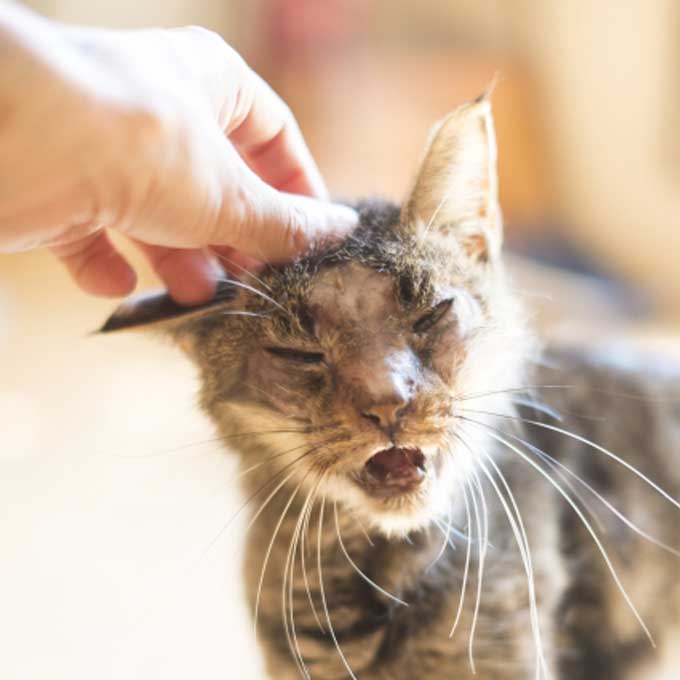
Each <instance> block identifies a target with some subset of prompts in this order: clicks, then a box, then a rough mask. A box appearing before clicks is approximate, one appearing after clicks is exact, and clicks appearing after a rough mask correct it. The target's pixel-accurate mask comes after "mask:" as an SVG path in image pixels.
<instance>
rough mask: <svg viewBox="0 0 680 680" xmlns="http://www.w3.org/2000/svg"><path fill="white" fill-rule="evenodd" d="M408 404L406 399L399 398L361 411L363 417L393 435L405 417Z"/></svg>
mask: <svg viewBox="0 0 680 680" xmlns="http://www.w3.org/2000/svg"><path fill="white" fill-rule="evenodd" d="M395 396H397V395H395ZM406 403H407V402H406V399H403V398H397V399H395V400H394V401H391V402H389V403H382V404H372V405H371V406H369V407H368V408H366V409H364V410H363V411H361V415H362V416H363V417H364V418H366V419H367V420H370V421H371V422H372V423H375V424H376V425H377V426H378V427H379V428H380V429H381V430H382V431H383V432H385V433H386V434H389V435H392V434H393V432H394V430H396V429H397V426H398V425H399V421H400V420H401V418H402V416H403V415H404V411H405V406H406Z"/></svg>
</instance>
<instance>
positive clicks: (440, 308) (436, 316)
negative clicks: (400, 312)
mask: <svg viewBox="0 0 680 680" xmlns="http://www.w3.org/2000/svg"><path fill="white" fill-rule="evenodd" d="M452 303H453V300H443V301H442V302H440V303H439V304H437V305H435V306H434V307H433V308H432V309H431V310H430V311H429V312H428V313H427V314H423V316H421V317H420V318H419V319H418V320H417V321H416V322H415V323H414V324H413V330H414V331H415V332H416V333H426V332H427V331H429V330H430V328H432V327H433V326H435V325H436V324H437V323H439V321H441V319H442V318H443V316H444V314H446V312H448V311H449V309H450V308H451V304H452Z"/></svg>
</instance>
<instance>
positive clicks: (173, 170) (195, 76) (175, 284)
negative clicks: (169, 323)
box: [0, 5, 356, 304]
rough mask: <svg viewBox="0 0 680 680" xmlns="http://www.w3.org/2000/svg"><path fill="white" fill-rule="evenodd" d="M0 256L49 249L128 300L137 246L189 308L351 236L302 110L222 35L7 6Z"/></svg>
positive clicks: (2, 18) (349, 218) (98, 288)
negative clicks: (125, 27)
mask: <svg viewBox="0 0 680 680" xmlns="http://www.w3.org/2000/svg"><path fill="white" fill-rule="evenodd" d="M0 149H1V150H2V153H0V177H2V182H0V250H5V251H16V250H25V249H28V248H36V247H49V248H51V250H52V251H53V252H54V253H55V254H56V255H57V256H58V257H59V258H60V259H61V260H62V262H64V264H65V265H66V267H67V268H68V270H69V272H70V273H71V275H72V276H73V278H74V279H75V280H76V282H77V283H78V284H79V285H80V286H81V287H82V288H83V289H85V290H86V291H89V292H91V293H94V294H99V295H124V294H126V293H128V292H130V291H131V290H132V289H133V288H134V285H135V282H136V275H135V272H134V271H133V269H132V268H131V267H130V265H129V264H128V263H127V262H126V260H125V259H124V258H123V257H122V256H121V254H120V253H119V252H118V251H117V250H116V249H115V247H114V245H113V244H112V242H111V240H110V238H109V236H108V234H107V231H108V230H117V231H119V232H121V233H123V234H125V235H126V236H128V237H130V238H131V239H133V240H134V241H135V242H136V244H137V245H138V246H139V248H140V249H141V250H142V251H143V252H144V254H145V255H146V257H147V258H148V259H149V261H150V263H151V265H152V266H153V267H154V269H155V270H156V272H157V273H158V275H159V276H160V278H161V279H162V280H163V281H164V283H165V285H166V286H167V287H168V290H169V292H170V294H171V295H172V296H173V297H174V298H175V299H176V300H177V301H178V302H180V303H185V304H193V303H198V302H202V301H204V300H206V299H209V298H210V297H211V296H212V295H213V293H214V289H215V281H216V279H217V277H218V272H217V271H216V263H215V257H214V253H217V254H218V255H219V256H220V257H221V258H223V259H224V260H226V261H231V262H235V265H236V266H237V267H239V266H244V265H245V266H250V265H251V264H252V263H253V262H254V261H255V260H259V261H268V262H269V261H281V260H286V259H288V258H291V257H293V256H294V255H295V254H297V253H299V252H301V251H303V250H304V249H305V248H306V247H307V246H309V245H310V243H311V242H312V241H313V240H315V239H323V238H326V237H336V236H341V235H343V234H344V233H346V232H347V231H348V230H350V229H351V228H352V227H353V226H354V225H355V223H356V215H355V213H354V211H352V210H351V209H349V208H346V207H344V206H338V205H333V204H331V203H328V202H326V201H327V192H326V189H325V187H324V184H323V181H322V179H321V176H320V174H319V171H318V169H317V167H316V165H315V164H314V161H313V160H312V158H311V155H310V154H309V151H308V150H307V147H306V146H305V143H304V141H303V139H302V135H301V133H300V131H299V128H298V126H297V124H296V122H295V119H294V118H293V116H292V114H291V112H290V110H289V109H288V108H287V106H286V105H285V104H284V103H283V102H282V101H281V99H279V97H278V96H277V95H276V94H275V93H274V92H273V91H272V90H271V88H269V86H268V85H267V84H266V83H265V82H264V81H263V80H262V79H261V78H259V77H258V76H257V75H256V74H255V73H254V72H253V71H251V70H250V69H249V68H248V66H247V65H246V64H245V62H244V61H243V60H242V59H241V58H240V57H239V55H238V54H237V53H236V52H235V51H234V50H233V49H232V48H230V47H229V46H228V45H227V44H226V43H225V42H224V41H223V40H222V39H221V38H219V37H218V36H217V35H216V34H213V33H210V32H209V31H206V30H203V29H199V28H185V29H172V30H161V29H151V30H142V31H105V30H98V29H84V28H71V27H66V26H61V25H57V24H54V23H52V22H49V21H47V20H44V19H42V18H41V17H38V16H37V15H34V14H32V13H30V12H28V11H26V10H23V9H21V8H19V7H16V6H13V5H9V6H5V7H4V8H0Z"/></svg>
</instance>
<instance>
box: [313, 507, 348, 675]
mask: <svg viewBox="0 0 680 680" xmlns="http://www.w3.org/2000/svg"><path fill="white" fill-rule="evenodd" d="M325 507H326V498H325V497H323V496H322V497H321V507H320V508H319V532H318V535H317V553H316V565H317V569H318V571H319V588H320V592H321V603H322V605H323V610H324V614H325V615H326V621H327V622H328V632H329V633H330V634H331V638H332V639H333V643H334V644H335V648H336V649H337V651H338V654H339V656H340V659H341V660H342V663H343V665H344V666H345V670H346V671H347V672H348V673H349V676H350V678H352V680H357V677H356V675H354V671H353V670H352V668H351V666H350V665H349V662H348V661H347V658H346V657H345V654H344V652H343V651H342V648H341V647H340V643H339V642H338V638H337V636H336V635H335V630H334V629H333V623H332V622H331V616H330V613H329V611H328V602H327V600H326V589H325V588H324V585H323V571H322V567H321V538H322V536H323V515H324V509H325Z"/></svg>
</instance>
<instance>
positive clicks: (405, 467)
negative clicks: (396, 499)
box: [358, 446, 426, 498]
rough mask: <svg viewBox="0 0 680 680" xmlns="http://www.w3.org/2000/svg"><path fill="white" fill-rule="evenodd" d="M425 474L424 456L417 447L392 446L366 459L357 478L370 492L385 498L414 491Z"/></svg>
mask: <svg viewBox="0 0 680 680" xmlns="http://www.w3.org/2000/svg"><path fill="white" fill-rule="evenodd" d="M425 475H426V470H425V456H424V454H423V452H422V451H421V450H420V449H419V448H416V447H399V446H392V447H390V448H389V449H383V450H381V451H378V452H377V453H375V454H373V456H371V458H369V460H368V461H367V462H366V464H365V465H364V467H363V468H362V470H361V472H360V473H359V476H358V481H359V483H360V485H361V486H362V487H363V488H364V490H365V491H367V492H368V493H369V494H370V495H372V496H376V497H378V498H389V497H392V496H397V495H400V494H405V493H409V492H411V491H414V490H415V489H416V488H417V487H418V486H420V484H421V483H422V481H423V480H424V479H425Z"/></svg>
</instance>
